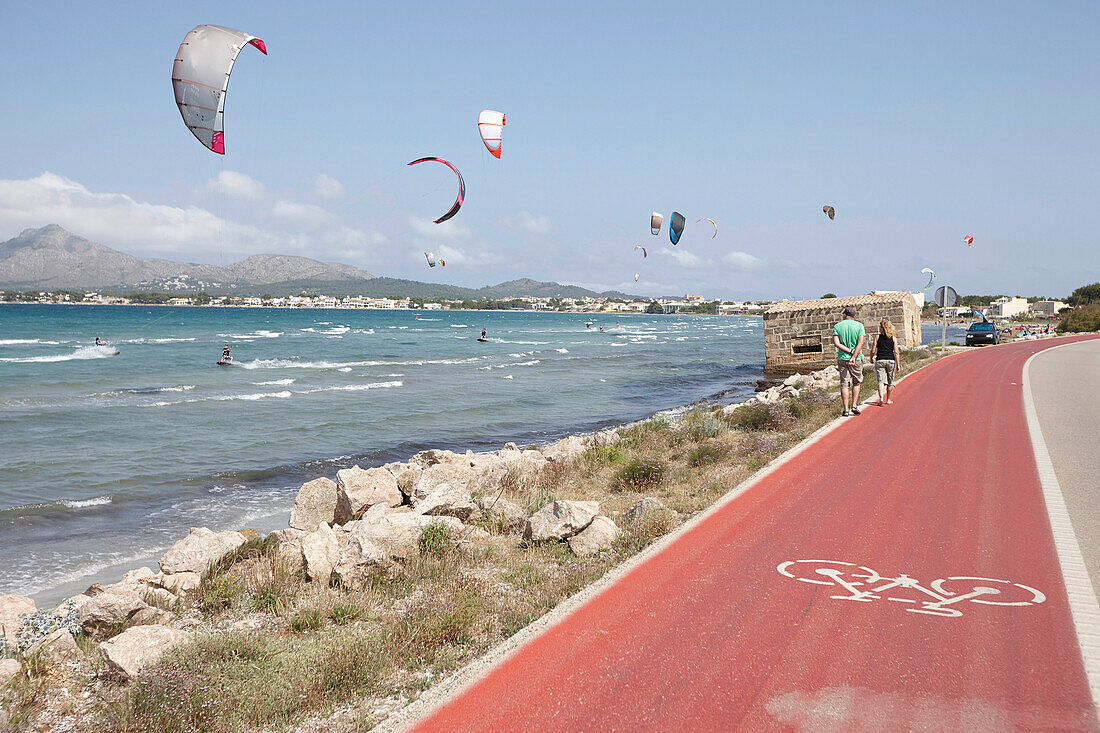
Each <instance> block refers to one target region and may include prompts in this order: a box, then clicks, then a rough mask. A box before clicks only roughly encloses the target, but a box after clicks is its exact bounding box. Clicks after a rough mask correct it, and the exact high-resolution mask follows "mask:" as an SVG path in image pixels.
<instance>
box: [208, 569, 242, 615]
mask: <svg viewBox="0 0 1100 733" xmlns="http://www.w3.org/2000/svg"><path fill="white" fill-rule="evenodd" d="M243 593H244V588H243V587H242V586H241V583H240V581H239V580H237V579H236V578H231V577H229V576H228V575H223V574H221V573H215V574H209V573H208V574H206V575H203V576H202V580H201V581H199V592H198V597H199V607H200V608H202V610H203V612H204V613H207V614H215V613H218V612H219V611H224V610H225V609H227V608H229V607H230V606H232V605H233V604H234V603H235V602H236V601H237V599H238V598H240V597H241V595H242V594H243Z"/></svg>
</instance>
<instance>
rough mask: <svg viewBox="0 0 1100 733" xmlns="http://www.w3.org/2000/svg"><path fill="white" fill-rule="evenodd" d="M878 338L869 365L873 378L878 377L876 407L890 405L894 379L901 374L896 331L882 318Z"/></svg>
mask: <svg viewBox="0 0 1100 733" xmlns="http://www.w3.org/2000/svg"><path fill="white" fill-rule="evenodd" d="M878 328H879V331H878V336H875V343H874V344H873V345H872V346H871V363H872V364H874V365H875V376H877V377H878V406H879V407H883V406H884V405H892V404H894V401H893V400H892V399H890V398H891V397H892V396H893V394H894V379H896V378H897V376H898V375H899V374H901V348H900V347H899V346H898V340H897V339H896V338H894V337H895V336H896V335H897V329H895V328H894V324H893V323H890V321H889V319H886V318H883V319H882V320H881V321H879V324H878Z"/></svg>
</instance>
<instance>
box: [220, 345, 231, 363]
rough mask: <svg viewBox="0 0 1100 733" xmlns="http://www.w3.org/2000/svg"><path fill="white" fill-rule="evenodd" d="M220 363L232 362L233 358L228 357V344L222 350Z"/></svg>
mask: <svg viewBox="0 0 1100 733" xmlns="http://www.w3.org/2000/svg"><path fill="white" fill-rule="evenodd" d="M222 361H233V357H232V356H230V355H229V344H226V345H225V348H223V349H222Z"/></svg>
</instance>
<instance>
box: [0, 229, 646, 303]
mask: <svg viewBox="0 0 1100 733" xmlns="http://www.w3.org/2000/svg"><path fill="white" fill-rule="evenodd" d="M0 289H4V290H60V289H72V290H87V289H95V290H100V291H103V292H107V293H125V292H137V291H148V292H180V293H186V292H199V291H204V292H207V293H210V294H211V295H224V294H233V295H257V296H258V295H272V296H276V297H279V296H287V295H298V294H299V293H302V292H306V293H311V294H325V295H333V296H336V297H345V296H350V295H362V296H366V297H374V298H398V297H410V298H417V299H463V298H468V299H470V300H486V299H498V300H499V299H504V298H521V297H543V298H593V297H607V298H623V299H626V300H632V299H634V298H636V297H638V296H634V295H627V294H625V293H620V292H617V291H607V292H604V293H597V292H595V291H592V290H588V289H587V288H582V287H578V286H576V285H561V284H559V283H555V282H539V281H537V280H531V279H529V278H522V279H519V280H511V281H508V282H503V283H500V284H498V285H489V286H486V287H483V288H465V287H460V286H458V285H448V284H445V283H427V282H420V281H417V280H404V279H400V278H392V277H376V276H375V275H372V274H371V273H369V272H367V271H366V270H361V269H359V268H358V267H352V266H351V265H343V264H339V263H335V262H319V261H317V260H312V259H309V258H308V257H292V256H288V255H252V256H251V257H248V258H246V259H244V260H241V261H240V262H235V263H233V264H231V265H224V266H223V265H202V264H194V263H186V262H173V261H171V260H164V259H159V258H148V259H142V258H139V257H134V256H132V255H128V254H125V253H123V252H119V251H118V250H115V249H111V248H110V247H107V246H105V245H102V244H97V243H95V242H91V241H89V240H87V239H84V238H83V237H80V236H77V235H75V234H73V233H72V232H69V231H66V230H65V229H63V228H61V227H59V226H57V225H56V224H50V225H48V226H44V227H41V228H40V229H25V230H24V231H23V232H21V233H20V234H19V236H17V237H15V238H13V239H9V240H8V241H7V242H4V243H3V244H0Z"/></svg>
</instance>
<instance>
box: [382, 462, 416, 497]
mask: <svg viewBox="0 0 1100 733" xmlns="http://www.w3.org/2000/svg"><path fill="white" fill-rule="evenodd" d="M382 468H384V469H386V470H387V471H389V472H390V473H391V474H393V477H394V478H395V479H397V488H398V490H399V491H400V492H401V493H402V494H404V495H405V496H406V497H408V496H411V495H412V492H413V487H414V486H416V482H417V480H418V479H419V478H420V474H421V473H423V472H424V469H423V468H421V467H420V466H418V465H416V464H413V463H387V464H386V465H384V466H382Z"/></svg>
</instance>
